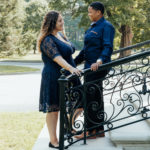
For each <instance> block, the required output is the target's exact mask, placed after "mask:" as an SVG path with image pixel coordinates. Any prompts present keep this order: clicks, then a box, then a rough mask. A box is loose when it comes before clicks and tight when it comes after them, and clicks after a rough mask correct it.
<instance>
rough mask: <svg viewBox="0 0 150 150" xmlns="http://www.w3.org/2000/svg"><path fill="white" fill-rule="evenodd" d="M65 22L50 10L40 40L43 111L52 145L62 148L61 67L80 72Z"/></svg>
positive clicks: (71, 71) (59, 15)
mask: <svg viewBox="0 0 150 150" xmlns="http://www.w3.org/2000/svg"><path fill="white" fill-rule="evenodd" d="M63 26H64V21H63V18H62V16H61V14H60V13H58V12H56V11H50V12H49V13H48V14H47V15H46V16H45V18H44V21H43V24H42V27H41V32H40V35H39V39H38V48H39V50H40V51H41V54H42V60H43V62H44V68H43V71H42V80H41V89H40V104H39V111H42V112H44V113H47V115H46V122H47V127H48V131H49V135H50V143H49V147H52V148H59V146H58V139H57V136H56V126H57V121H58V112H59V93H58V78H59V77H60V69H61V68H64V69H66V70H68V71H69V72H70V73H72V74H73V73H75V74H76V75H80V72H81V71H80V70H78V69H76V68H75V67H76V66H75V63H74V61H73V59H72V54H73V52H74V48H73V46H72V44H71V43H70V42H69V41H68V40H67V39H66V38H65V37H64V36H62V34H59V31H63Z"/></svg>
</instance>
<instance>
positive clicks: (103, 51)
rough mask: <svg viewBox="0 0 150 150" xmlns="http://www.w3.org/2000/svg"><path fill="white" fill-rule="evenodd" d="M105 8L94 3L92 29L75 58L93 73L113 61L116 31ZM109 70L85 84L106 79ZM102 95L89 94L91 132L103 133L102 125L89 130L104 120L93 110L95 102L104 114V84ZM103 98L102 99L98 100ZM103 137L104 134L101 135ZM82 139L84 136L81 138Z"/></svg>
mask: <svg viewBox="0 0 150 150" xmlns="http://www.w3.org/2000/svg"><path fill="white" fill-rule="evenodd" d="M103 14H104V6H103V4H102V3H100V2H93V3H92V4H91V5H90V6H89V8H88V16H89V18H90V20H91V21H92V23H91V27H90V28H89V29H88V30H87V31H86V32H85V36H84V48H83V49H82V50H81V51H80V53H79V55H78V56H77V57H76V58H75V63H76V64H77V65H78V64H80V63H82V62H83V61H85V64H84V68H85V69H87V68H91V70H92V71H96V70H97V69H98V67H99V65H101V64H103V63H107V62H110V61H111V54H112V52H113V40H114V34H115V29H114V27H113V26H112V24H111V23H110V22H109V21H107V20H106V19H105V18H104V16H103ZM107 72H108V71H107V70H104V71H103V72H94V73H93V74H90V75H88V76H87V78H86V79H85V82H89V81H93V80H97V79H100V78H102V77H105V76H106V74H107ZM100 89H101V93H98V94H99V95H98V94H95V95H90V93H88V94H87V96H86V97H87V108H88V110H87V114H88V117H89V118H90V119H87V130H88V131H89V132H92V133H93V132H95V131H96V132H97V131H99V130H100V131H101V130H102V131H103V130H104V127H103V126H102V125H101V126H100V127H98V128H94V129H96V130H93V129H92V130H90V129H89V128H91V127H92V128H93V127H94V125H95V124H94V123H92V121H90V120H93V122H97V123H100V122H103V120H104V118H102V119H98V118H97V117H96V116H97V114H95V112H94V111H93V110H92V105H91V106H90V104H91V103H92V101H93V102H97V103H98V104H99V108H100V109H101V112H104V104H103V96H102V82H101V85H100ZM98 97H101V98H98ZM101 136H102V137H103V136H104V134H102V135H101ZM79 137H80V138H81V137H82V136H79Z"/></svg>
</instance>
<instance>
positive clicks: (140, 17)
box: [49, 0, 150, 57]
mask: <svg viewBox="0 0 150 150" xmlns="http://www.w3.org/2000/svg"><path fill="white" fill-rule="evenodd" d="M92 1H93V0H80V1H79V0H53V1H50V2H49V5H50V6H52V7H54V8H57V9H59V10H61V11H64V10H68V11H70V12H71V14H72V15H73V16H74V17H77V16H81V22H80V24H79V25H80V26H82V27H84V28H85V29H86V28H87V27H88V26H89V19H88V15H87V8H88V6H89V4H90V3H91V2H92ZM101 2H102V3H104V5H105V8H106V13H105V18H106V19H108V20H109V21H110V22H111V23H112V24H113V25H114V26H115V28H116V39H118V37H119V38H120V39H121V40H120V42H119V43H120V44H119V43H118V44H119V45H120V46H119V45H118V44H117V46H116V47H126V46H129V45H131V44H132V39H133V38H134V37H135V38H134V39H133V41H134V42H135V43H136V42H137V41H143V39H144V38H143V37H142V36H141V35H142V34H144V35H145V36H146V35H148V34H147V31H148V27H149V24H148V19H147V18H146V17H145V15H146V14H147V15H148V14H149V13H148V10H149V9H145V7H144V5H145V4H146V5H148V6H147V7H149V3H150V1H149V0H135V1H133V0H126V1H122V0H115V1H114V0H101ZM57 4H58V5H57ZM141 24H145V25H144V26H143V28H142V31H145V32H144V33H142V32H140V33H138V34H136V33H135V31H141ZM148 32H149V31H148ZM139 38H140V39H139ZM116 39H115V40H116ZM137 39H138V40H137ZM127 55H130V51H128V52H123V53H121V54H120V57H124V56H127Z"/></svg>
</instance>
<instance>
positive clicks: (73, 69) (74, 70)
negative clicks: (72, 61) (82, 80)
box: [69, 67, 82, 76]
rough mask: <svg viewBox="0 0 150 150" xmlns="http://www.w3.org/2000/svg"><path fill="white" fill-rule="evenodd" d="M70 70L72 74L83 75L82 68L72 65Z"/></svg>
mask: <svg viewBox="0 0 150 150" xmlns="http://www.w3.org/2000/svg"><path fill="white" fill-rule="evenodd" d="M69 71H70V72H71V73H72V74H76V75H77V76H81V72H82V71H81V70H79V69H77V68H74V67H71V68H70V69H69Z"/></svg>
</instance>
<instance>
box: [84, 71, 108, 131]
mask: <svg viewBox="0 0 150 150" xmlns="http://www.w3.org/2000/svg"><path fill="white" fill-rule="evenodd" d="M107 73H108V70H104V71H101V72H93V73H92V74H88V75H87V76H86V77H85V79H84V80H85V83H87V86H86V100H87V107H86V108H87V116H86V122H87V124H86V127H87V131H93V130H95V129H96V130H97V131H99V130H104V126H103V125H102V124H101V123H102V122H104V102H103V85H102V82H103V81H102V79H101V78H104V77H105V76H106V75H107ZM99 79H100V80H99ZM95 80H99V81H95ZM92 81H94V82H92ZM88 82H91V83H89V84H88ZM95 126H98V127H95Z"/></svg>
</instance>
